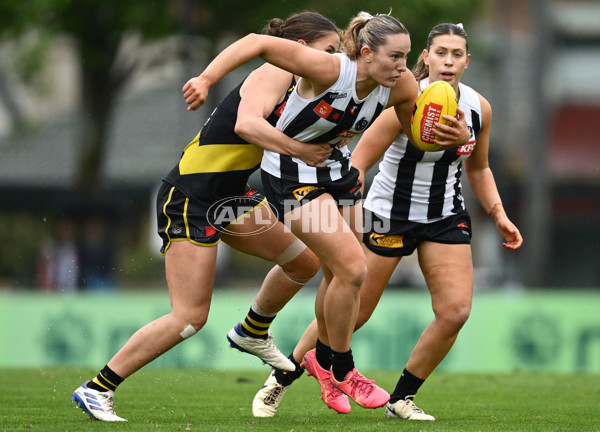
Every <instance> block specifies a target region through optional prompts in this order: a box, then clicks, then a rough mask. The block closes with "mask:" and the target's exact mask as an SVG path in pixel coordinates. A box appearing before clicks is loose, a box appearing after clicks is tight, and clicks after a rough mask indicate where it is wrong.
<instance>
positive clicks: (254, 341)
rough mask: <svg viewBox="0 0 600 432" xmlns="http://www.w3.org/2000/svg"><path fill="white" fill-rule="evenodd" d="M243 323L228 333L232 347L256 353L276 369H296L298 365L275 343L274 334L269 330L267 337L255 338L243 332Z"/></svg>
mask: <svg viewBox="0 0 600 432" xmlns="http://www.w3.org/2000/svg"><path fill="white" fill-rule="evenodd" d="M241 327H242V325H241V323H237V325H236V326H235V327H234V328H232V329H231V330H229V333H227V340H228V341H229V345H230V346H231V348H235V349H237V350H239V351H241V352H245V353H248V354H252V355H255V356H256V357H258V358H259V359H261V360H262V361H263V363H266V364H268V365H269V366H271V367H274V368H276V369H281V370H285V371H289V372H293V371H295V370H296V366H295V365H294V363H292V362H291V360H290V359H289V358H287V357H286V356H284V355H283V354H282V353H281V351H279V348H277V347H276V346H275V344H274V343H273V341H272V339H273V335H272V334H271V332H269V337H268V338H267V339H261V338H253V337H250V336H247V335H245V334H244V333H242V329H241Z"/></svg>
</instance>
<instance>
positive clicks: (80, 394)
mask: <svg viewBox="0 0 600 432" xmlns="http://www.w3.org/2000/svg"><path fill="white" fill-rule="evenodd" d="M88 383H89V381H86V382H84V383H83V384H82V385H81V387H79V388H78V389H77V390H75V391H74V392H73V397H71V400H72V401H74V402H75V403H76V406H77V408H81V410H82V411H83V412H84V413H86V414H89V416H90V417H91V418H92V419H93V420H100V421H106V422H126V421H127V420H126V419H124V418H121V417H119V416H118V415H116V414H115V408H114V400H113V398H114V396H115V393H114V392H113V391H110V390H107V391H105V392H101V391H98V390H94V389H91V388H89V387H88V386H87V384H88Z"/></svg>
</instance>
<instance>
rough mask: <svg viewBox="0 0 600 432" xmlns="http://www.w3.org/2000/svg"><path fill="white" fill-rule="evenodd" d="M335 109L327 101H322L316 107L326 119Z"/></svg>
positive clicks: (316, 111)
mask: <svg viewBox="0 0 600 432" xmlns="http://www.w3.org/2000/svg"><path fill="white" fill-rule="evenodd" d="M331 111H333V107H332V106H331V105H329V104H328V103H327V102H325V101H321V102H320V103H319V105H317V106H316V107H315V109H314V112H315V113H316V114H317V115H318V116H319V117H321V118H324V119H326V118H327V117H328V116H329V114H331Z"/></svg>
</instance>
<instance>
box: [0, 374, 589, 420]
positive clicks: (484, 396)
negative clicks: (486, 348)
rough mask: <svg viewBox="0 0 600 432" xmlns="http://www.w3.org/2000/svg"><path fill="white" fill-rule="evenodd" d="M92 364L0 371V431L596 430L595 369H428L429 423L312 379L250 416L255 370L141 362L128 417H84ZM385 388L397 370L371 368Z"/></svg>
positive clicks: (119, 405) (121, 410) (120, 406)
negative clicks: (361, 403)
mask: <svg viewBox="0 0 600 432" xmlns="http://www.w3.org/2000/svg"><path fill="white" fill-rule="evenodd" d="M95 373H97V371H95V370H91V369H74V368H50V369H42V370H30V369H28V370H25V369H0V431H144V432H146V431H268V432H278V431H294V432H304V431H335V432H337V431H340V432H350V431H460V432H463V431H483V432H485V431H503V432H504V431H577V432H579V431H600V376H598V375H554V374H525V373H515V374H511V375H475V374H472V375H470V374H444V373H441V372H440V373H438V372H436V373H434V374H433V376H432V377H431V378H430V379H429V380H428V381H427V383H426V384H425V385H424V386H423V387H422V388H421V391H420V392H419V396H418V398H417V402H418V405H419V406H421V407H422V408H423V409H424V410H425V411H426V412H428V413H430V414H432V415H434V416H435V417H436V418H437V420H436V421H435V422H408V421H402V420H388V419H387V418H386V417H385V414H384V411H383V409H377V410H366V409H363V408H360V407H358V406H356V405H354V404H353V405H352V412H351V413H350V414H347V415H339V414H336V413H335V412H334V411H332V410H330V409H327V407H325V405H324V404H323V402H321V400H320V398H319V396H320V392H319V389H318V384H317V383H316V381H315V380H314V379H313V378H310V377H308V378H307V377H306V376H304V377H302V379H300V380H299V381H297V382H296V383H295V384H294V386H293V387H292V388H291V389H290V390H289V391H288V393H287V394H286V395H285V397H284V399H283V403H282V405H281V407H280V410H279V412H278V413H277V415H276V416H275V417H274V418H270V419H256V418H254V417H252V411H251V403H252V398H253V397H254V394H255V392H256V391H257V390H258V388H259V387H260V386H261V385H262V383H263V382H264V380H265V379H266V377H267V375H268V369H267V368H266V367H265V370H264V371H259V372H256V371H253V372H240V371H233V372H227V371H211V370H200V369H152V368H149V369H145V370H142V371H140V372H138V373H137V374H135V375H133V376H132V377H130V378H129V379H128V380H127V381H126V382H125V383H124V384H123V385H122V386H121V387H120V388H119V390H118V391H117V397H116V409H117V414H119V415H120V416H123V417H125V418H127V419H128V420H129V422H128V423H101V422H93V421H91V420H90V419H89V418H88V417H87V416H86V415H84V414H82V413H81V412H80V411H79V410H77V409H75V408H74V405H73V403H72V402H71V401H70V397H71V393H72V391H73V390H74V388H75V387H77V386H78V385H80V384H81V382H82V381H83V380H85V379H89V378H90V377H92V376H94V375H95ZM367 376H369V377H370V378H371V377H372V378H374V379H376V380H377V381H378V383H379V384H381V385H382V386H383V387H384V388H386V389H388V390H391V389H393V387H394V385H395V383H396V379H397V377H398V373H397V372H374V373H368V374H367Z"/></svg>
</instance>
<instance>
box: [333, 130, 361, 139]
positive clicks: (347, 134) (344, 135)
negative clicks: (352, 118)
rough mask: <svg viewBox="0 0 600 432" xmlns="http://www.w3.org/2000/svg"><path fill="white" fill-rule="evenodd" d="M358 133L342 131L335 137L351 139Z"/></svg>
mask: <svg viewBox="0 0 600 432" xmlns="http://www.w3.org/2000/svg"><path fill="white" fill-rule="evenodd" d="M359 133H360V132H353V131H351V130H348V129H344V130H343V131H340V132H338V133H337V134H336V135H335V136H338V137H340V138H352V137H354V135H358V134H359Z"/></svg>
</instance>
